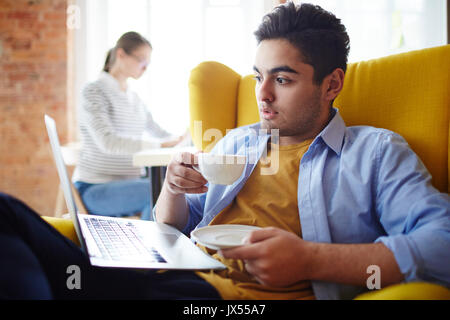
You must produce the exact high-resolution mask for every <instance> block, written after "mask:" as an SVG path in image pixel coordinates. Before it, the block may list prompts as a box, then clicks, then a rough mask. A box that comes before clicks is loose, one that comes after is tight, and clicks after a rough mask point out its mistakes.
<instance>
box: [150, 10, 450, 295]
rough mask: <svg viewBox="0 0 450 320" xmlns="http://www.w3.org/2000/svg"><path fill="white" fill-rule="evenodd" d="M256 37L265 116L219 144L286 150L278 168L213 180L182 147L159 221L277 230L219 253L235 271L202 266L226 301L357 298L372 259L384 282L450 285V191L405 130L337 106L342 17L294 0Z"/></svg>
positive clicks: (345, 46)
mask: <svg viewBox="0 0 450 320" xmlns="http://www.w3.org/2000/svg"><path fill="white" fill-rule="evenodd" d="M255 34H256V37H257V40H258V43H259V44H258V49H257V53H256V58H255V65H254V71H255V79H256V81H257V83H256V98H257V102H258V106H259V111H260V117H261V122H260V123H259V124H256V125H252V126H247V127H243V128H238V129H236V130H234V131H232V132H231V133H229V134H228V135H227V136H226V137H225V138H224V139H222V140H221V141H220V142H219V143H218V145H217V146H216V147H215V149H214V150H213V151H212V152H216V153H219V152H226V153H229V152H233V151H234V150H237V153H238V154H247V153H248V152H249V151H248V149H249V147H250V148H252V147H253V149H252V150H257V151H256V153H255V156H256V158H257V159H259V158H260V157H261V155H262V154H263V152H262V150H264V149H265V148H266V147H269V150H271V149H273V148H279V150H280V152H279V154H280V165H279V170H278V172H277V173H276V174H274V175H261V174H260V170H261V169H263V167H264V163H263V161H259V162H258V163H257V164H256V165H249V166H248V167H247V170H246V172H245V174H244V177H243V178H242V179H241V180H240V181H239V182H238V183H237V184H235V185H233V187H227V188H226V187H223V186H217V185H209V186H208V187H206V186H205V183H206V181H205V179H204V178H203V177H202V176H201V175H200V174H199V173H198V172H196V171H195V170H193V169H192V168H191V164H192V163H194V162H195V161H196V157H195V155H192V154H189V153H184V154H180V155H178V157H176V158H175V159H174V160H173V161H172V162H171V163H170V164H169V166H168V171H167V177H166V181H165V183H164V186H163V189H162V192H161V195H160V198H159V199H158V202H157V205H156V208H155V216H156V219H157V220H158V221H160V222H165V223H168V224H171V225H174V226H176V227H177V228H179V229H180V230H184V232H186V233H189V232H190V231H191V230H193V228H195V227H196V226H197V227H199V226H206V225H215V224H229V223H235V224H236V223H237V224H252V225H256V226H260V227H267V228H263V229H261V230H258V231H254V232H253V233H252V234H251V236H250V238H249V239H248V242H247V244H246V245H244V246H241V247H239V248H235V249H228V250H222V251H221V252H219V253H216V254H215V257H216V258H217V259H220V260H222V262H224V263H225V264H226V265H227V266H228V269H227V270H226V271H221V272H210V273H198V275H199V276H200V277H201V278H203V279H205V280H206V281H207V282H209V283H210V284H212V285H213V286H214V287H215V288H216V289H217V290H218V291H219V293H220V295H221V297H223V298H256V299H265V298H286V299H291V298H296V299H302V298H304V299H309V298H326V299H331V298H348V297H354V296H355V295H356V294H357V293H358V292H360V291H361V290H364V289H367V287H366V285H367V284H366V283H367V279H368V277H369V275H370V274H368V270H369V271H370V270H372V269H371V268H373V267H375V268H377V270H379V272H380V276H381V277H380V281H381V286H382V287H384V286H387V285H390V284H394V283H399V282H402V281H420V280H422V281H431V282H437V283H440V284H443V285H447V286H448V285H449V284H450V269H449V268H448V266H449V265H450V251H449V248H450V215H449V207H450V206H449V197H448V195H446V194H440V193H439V192H437V191H436V189H434V188H433V187H432V186H431V184H430V180H431V179H430V176H429V173H428V172H427V171H426V169H425V168H424V166H423V165H422V163H421V161H420V160H419V159H418V157H417V156H416V155H415V154H414V153H413V152H412V151H411V149H410V148H409V146H408V145H407V143H406V142H405V141H404V140H403V139H402V138H401V137H400V136H398V135H397V134H395V133H393V132H390V131H387V130H382V129H375V128H370V127H354V128H351V127H346V126H345V124H344V122H343V120H342V118H341V117H340V115H339V112H338V111H337V110H336V109H333V108H332V107H331V105H332V102H333V100H334V99H335V98H336V96H337V95H338V94H339V92H340V91H341V89H342V86H343V82H344V74H345V70H346V64H347V55H348V51H349V39H348V36H347V33H346V31H345V27H344V26H343V25H342V24H341V23H340V20H338V19H336V17H334V16H333V15H332V14H330V13H328V12H326V11H324V10H322V9H321V8H319V7H316V6H313V5H309V4H303V5H301V6H295V5H294V4H292V3H288V4H286V5H284V6H280V7H278V8H277V9H276V10H274V11H273V12H272V13H270V14H269V15H268V16H266V17H265V19H264V21H263V23H262V24H261V25H260V27H259V29H258V30H257V31H256V33H255ZM362 103H363V102H362ZM259 129H278V130H279V135H280V136H279V144H274V143H273V141H271V140H270V137H269V135H266V136H265V137H264V136H261V135H260V136H258V137H255V134H254V133H255V132H258V131H259ZM244 141H250V143H249V144H246V142H244ZM219 150H220V151H219ZM246 152H247V153H246ZM269 153H270V151H269ZM205 192H206V193H205Z"/></svg>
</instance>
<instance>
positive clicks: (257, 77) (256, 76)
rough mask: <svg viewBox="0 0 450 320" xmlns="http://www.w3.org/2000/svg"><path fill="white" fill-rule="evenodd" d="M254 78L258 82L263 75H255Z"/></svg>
mask: <svg viewBox="0 0 450 320" xmlns="http://www.w3.org/2000/svg"><path fill="white" fill-rule="evenodd" d="M253 79H255V80H256V81H257V82H261V76H258V75H255V76H253Z"/></svg>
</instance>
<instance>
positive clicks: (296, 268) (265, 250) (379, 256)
mask: <svg viewBox="0 0 450 320" xmlns="http://www.w3.org/2000/svg"><path fill="white" fill-rule="evenodd" d="M247 243H248V244H247V245H243V246H241V247H238V248H234V249H227V250H222V251H221V253H222V255H223V256H224V257H225V258H229V259H241V260H243V261H244V263H245V268H246V269H247V271H248V272H249V273H250V274H252V275H253V276H254V277H255V278H256V279H257V280H258V281H259V282H261V283H263V284H266V285H269V286H273V287H284V286H289V285H291V284H294V283H295V282H298V281H301V280H319V281H327V282H336V283H343V284H349V285H356V286H366V285H367V279H368V277H369V274H368V272H367V268H368V267H369V266H372V265H376V266H378V267H379V268H380V270H381V287H385V286H388V285H391V284H394V283H399V282H401V281H403V280H404V276H403V274H402V273H401V272H400V269H399V267H398V265H397V262H396V260H395V257H394V255H393V253H392V252H391V251H390V250H389V249H388V248H387V247H386V246H385V245H384V244H383V243H363V244H333V243H318V242H310V241H305V240H303V239H301V238H300V237H298V236H296V235H295V234H293V233H290V232H288V231H284V230H281V229H277V228H264V229H262V230H257V231H253V232H252V233H251V235H250V237H249V239H248V241H247Z"/></svg>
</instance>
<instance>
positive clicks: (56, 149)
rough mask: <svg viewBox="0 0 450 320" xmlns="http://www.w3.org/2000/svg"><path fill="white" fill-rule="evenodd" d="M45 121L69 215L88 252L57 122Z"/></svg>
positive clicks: (48, 119)
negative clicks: (62, 150)
mask: <svg viewBox="0 0 450 320" xmlns="http://www.w3.org/2000/svg"><path fill="white" fill-rule="evenodd" d="M44 119H45V126H46V127H47V133H48V138H49V140H50V145H51V147H52V152H53V159H54V160H55V164H56V169H57V170H58V175H59V180H60V182H61V187H62V189H63V192H64V198H65V199H66V204H67V208H68V209H69V214H70V217H71V219H72V221H73V224H74V226H75V231H76V233H77V236H78V239H79V240H80V243H81V245H82V247H83V249H84V250H86V246H85V243H84V239H83V237H82V236H81V233H80V225H79V222H78V217H77V213H78V210H77V206H76V204H75V198H74V197H73V194H72V189H71V185H72V183H71V182H70V180H69V175H68V174H67V169H66V165H65V163H64V159H63V157H62V152H61V146H60V144H59V139H58V133H57V131H56V124H55V120H53V119H52V118H51V117H49V116H47V115H45V116H44Z"/></svg>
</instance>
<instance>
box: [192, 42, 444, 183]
mask: <svg viewBox="0 0 450 320" xmlns="http://www.w3.org/2000/svg"><path fill="white" fill-rule="evenodd" d="M254 87H255V82H254V80H253V78H252V76H244V77H242V76H241V75H239V74H238V73H236V72H235V71H233V70H232V69H230V68H228V67H227V66H225V65H223V64H220V63H218V62H213V61H210V62H203V63H201V64H200V65H198V66H197V67H196V68H195V69H193V70H192V73H191V77H190V80H189V91H190V116H191V119H190V120H191V133H192V137H193V141H194V144H195V146H196V147H197V148H200V149H202V150H205V151H209V150H210V149H211V147H212V146H213V145H214V144H215V143H216V142H217V141H218V140H219V139H220V138H221V137H222V136H224V135H225V134H226V131H227V129H232V128H235V127H237V126H242V125H246V124H250V123H255V122H258V121H259V114H258V108H257V104H256V98H255V92H254V91H255V90H254ZM334 106H336V107H337V108H339V111H340V113H341V115H342V117H343V118H344V120H345V123H346V124H347V125H348V126H353V125H370V126H374V127H380V128H386V129H389V130H392V131H394V132H397V133H399V134H400V135H402V136H403V137H404V138H405V139H406V141H408V143H409V144H410V146H411V148H412V149H413V150H414V151H415V152H416V153H417V154H418V155H419V157H420V158H421V160H422V161H423V162H424V164H425V166H426V167H427V169H428V170H429V171H430V173H431V175H432V176H433V185H434V186H435V187H436V188H437V189H439V190H440V191H442V192H450V161H449V160H450V159H449V150H450V130H449V113H450V45H447V46H441V47H435V48H430V49H423V50H417V51H412V52H407V53H401V54H396V55H391V56H388V57H383V58H379V59H373V60H369V61H362V62H357V63H351V64H349V66H348V69H347V72H346V76H345V81H344V88H343V90H342V92H341V93H340V95H339V96H338V98H337V99H336V101H335V102H334ZM200 121H201V122H200Z"/></svg>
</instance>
